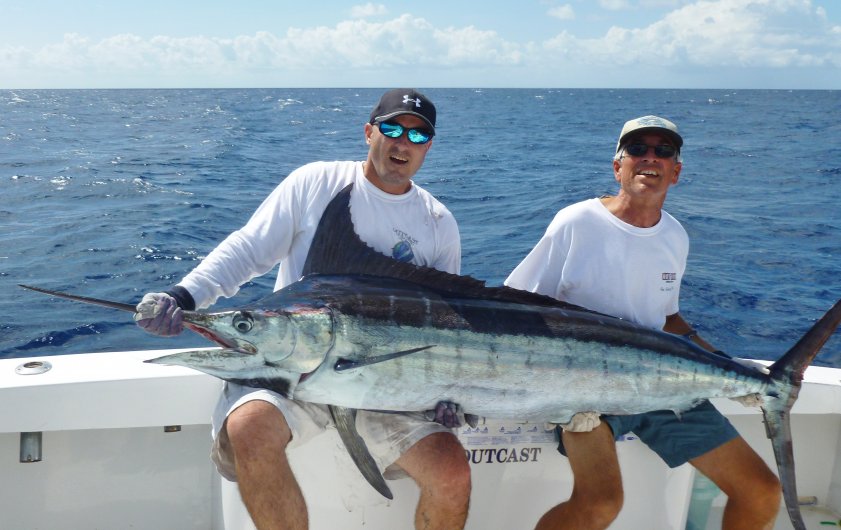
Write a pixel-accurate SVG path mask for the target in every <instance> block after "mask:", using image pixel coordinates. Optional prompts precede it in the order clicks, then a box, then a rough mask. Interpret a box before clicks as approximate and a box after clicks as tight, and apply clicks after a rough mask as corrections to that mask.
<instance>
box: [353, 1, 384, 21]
mask: <svg viewBox="0 0 841 530" xmlns="http://www.w3.org/2000/svg"><path fill="white" fill-rule="evenodd" d="M386 14H388V8H386V7H385V6H384V5H383V4H373V3H371V2H368V3H367V4H364V5H357V6H353V7H351V8H350V16H351V17H353V18H368V17H375V16H382V15H386Z"/></svg>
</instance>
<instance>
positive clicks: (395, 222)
mask: <svg viewBox="0 0 841 530" xmlns="http://www.w3.org/2000/svg"><path fill="white" fill-rule="evenodd" d="M350 183H353V184H354V187H353V191H352V192H351V197H350V208H351V218H352V220H353V225H354V230H355V231H356V233H357V234H359V237H360V238H361V239H362V240H363V241H365V242H366V243H368V244H369V245H370V246H371V247H373V248H375V249H376V250H377V251H379V252H382V253H383V254H385V255H387V256H391V257H394V258H395V259H399V260H401V261H410V262H412V263H414V264H415V265H424V266H427V267H433V268H436V269H439V270H443V271H446V272H452V273H456V274H458V273H459V271H460V263H461V242H460V239H459V232H458V225H457V224H456V221H455V218H454V217H453V215H452V214H451V213H450V211H449V210H447V208H446V207H444V205H443V204H441V203H440V202H439V201H438V200H436V199H435V198H434V197H433V196H432V195H431V194H430V193H429V192H427V191H426V190H424V189H422V188H421V187H420V186H418V185H416V184H413V185H412V187H411V189H410V190H409V191H408V192H406V193H404V194H402V195H392V194H389V193H386V192H384V191H382V190H380V189H379V188H377V187H376V186H374V185H373V184H371V182H370V181H368V179H367V178H365V175H364V173H363V170H362V162H314V163H311V164H307V165H305V166H302V167H300V168H298V169H296V170H295V171H293V172H292V173H291V174H290V175H289V176H288V177H287V178H286V179H284V180H283V182H281V183H280V184H279V185H278V186H277V187H276V188H275V189H274V191H273V192H272V193H271V194H270V195H269V196H268V197H267V198H266V199H265V201H263V203H262V204H261V205H260V206H259V207H258V208H257V210H256V211H255V212H254V215H252V217H251V219H250V220H249V221H248V223H246V225H245V226H243V227H242V228H240V229H239V230H237V231H236V232H234V233H232V234H231V235H229V236H228V237H227V238H226V239H225V240H224V241H223V242H222V243H221V244H220V245H219V246H218V247H216V248H215V249H214V250H213V251H212V252H211V253H210V254H209V255H208V256H207V257H206V258H205V259H204V260H203V261H202V262H201V263H200V264H199V265H198V266H197V267H196V268H195V269H194V270H193V271H192V272H190V273H189V274H188V275H187V276H186V277H184V279H183V280H181V282H180V283H179V285H180V286H182V287H184V288H186V289H187V290H188V291H189V292H190V294H191V295H192V296H193V299H194V300H195V302H196V307H197V308H204V307H208V306H209V305H211V304H212V303H213V302H215V301H216V299H217V298H219V297H220V296H225V297H231V296H233V295H234V294H236V292H237V291H238V290H239V286H240V285H242V284H243V283H245V282H247V281H248V280H250V279H251V278H254V277H256V276H260V275H262V274H265V273H266V272H268V271H269V270H271V269H272V268H273V267H274V266H275V265H277V264H278V263H280V270H279V272H278V277H277V281H276V283H275V290H277V289H280V288H282V287H285V286H286V285H289V284H290V283H292V282H295V281H297V280H299V279H300V277H301V271H302V269H303V266H304V262H305V261H306V257H307V253H308V251H309V247H310V243H311V242H312V238H313V236H314V235H315V230H316V228H317V227H318V222H319V220H321V214H322V213H323V212H324V209H325V208H326V207H327V204H328V203H329V202H330V200H331V199H332V198H333V197H335V196H336V195H337V194H338V193H339V192H340V191H341V190H342V189H343V188H344V187H345V186H347V185H348V184H350Z"/></svg>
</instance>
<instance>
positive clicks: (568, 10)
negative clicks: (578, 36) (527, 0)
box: [548, 4, 575, 20]
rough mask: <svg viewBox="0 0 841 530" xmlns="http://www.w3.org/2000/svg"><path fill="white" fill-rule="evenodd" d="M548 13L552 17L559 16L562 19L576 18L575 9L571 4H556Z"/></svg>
mask: <svg viewBox="0 0 841 530" xmlns="http://www.w3.org/2000/svg"><path fill="white" fill-rule="evenodd" d="M548 14H549V16H550V17H554V18H558V19H561V20H573V19H574V18H575V10H574V9H573V8H572V6H571V5H569V4H564V5H562V6H555V7H553V8H551V9H549V11H548Z"/></svg>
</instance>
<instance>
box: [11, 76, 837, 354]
mask: <svg viewBox="0 0 841 530" xmlns="http://www.w3.org/2000/svg"><path fill="white" fill-rule="evenodd" d="M381 92H382V90H380V89H251V90H239V89H236V90H234V89H232V90H186V89H185V90H83V91H77V90H15V91H0V194H2V202H0V357H31V356H43V355H57V354H68V353H84V352H98V351H109V350H110V351H114V350H134V349H149V348H169V347H186V346H206V345H209V343H208V342H206V341H205V340H204V339H202V338H200V337H198V336H195V335H192V334H189V333H184V334H182V336H180V337H177V338H170V339H165V338H159V337H153V336H150V335H147V334H145V333H144V332H142V331H141V330H140V329H138V328H137V327H136V326H135V325H134V323H133V321H132V319H131V315H130V314H129V313H123V312H119V311H115V310H109V309H104V308H98V307H94V306H89V305H84V304H78V303H74V302H69V301H64V300H58V299H54V298H51V297H47V296H44V295H41V294H37V293H33V292H29V291H25V290H23V289H20V288H19V287H17V284H19V283H24V284H32V285H36V286H41V287H45V288H49V289H57V290H65V291H69V292H74V293H77V294H82V295H86V296H92V297H97V298H106V299H111V300H116V301H121V302H130V303H135V302H137V301H138V300H139V299H140V298H141V297H142V295H143V294H144V293H145V292H148V291H152V290H161V289H164V288H167V287H169V286H171V285H172V284H174V283H175V282H177V281H178V280H179V279H180V278H181V277H182V276H183V275H184V274H186V273H187V272H188V271H189V270H190V269H192V268H193V267H194V266H195V265H196V264H197V263H198V262H199V260H201V259H202V257H203V256H204V255H206V254H207V252H209V251H210V250H211V249H212V248H213V247H214V246H215V245H216V244H217V243H218V242H219V241H221V240H222V239H223V238H224V237H225V236H226V235H227V234H228V233H229V232H231V231H232V230H234V229H236V228H238V227H239V226H240V225H242V224H243V223H244V222H245V221H246V220H247V219H248V217H249V216H250V215H251V213H252V212H253V210H254V209H255V208H256V207H257V205H258V204H259V203H260V202H261V201H262V199H263V198H264V197H265V196H266V195H267V194H268V193H269V192H270V191H271V190H272V189H273V188H274V186H276V185H277V183H278V182H280V181H281V180H282V179H283V178H284V176H285V175H287V174H288V173H289V172H290V171H291V170H292V169H294V168H295V167H297V166H299V165H302V164H304V163H306V162H310V161H314V160H337V159H363V158H364V157H365V154H366V145H365V142H364V138H363V124H364V123H365V121H366V119H367V117H368V114H369V112H370V109H371V107H372V106H373V105H374V103H375V102H376V100H377V98H378V97H379V95H380V93H381ZM425 93H426V94H427V95H428V96H429V97H430V98H431V99H432V100H433V101H435V102H436V105H437V107H438V111H439V126H438V136H436V138H435V141H434V145H433V148H432V150H431V151H430V153H429V155H428V156H427V161H426V164H425V165H424V167H423V168H422V170H421V172H420V173H419V174H418V176H417V178H416V181H417V182H418V183H419V184H420V185H422V186H424V187H425V188H427V189H428V190H430V191H431V192H432V193H434V194H435V195H436V196H438V197H439V198H440V199H441V200H442V201H443V202H444V203H445V204H446V205H447V206H448V207H449V208H450V209H451V210H452V212H453V213H454V214H455V216H456V218H457V219H458V221H459V224H460V228H461V234H462V245H463V264H462V272H463V273H464V274H470V275H473V276H476V277H478V278H481V279H484V280H486V281H487V282H488V283H489V284H491V285H498V284H500V283H501V282H502V281H503V280H504V278H505V277H506V276H507V274H508V273H509V272H510V271H511V269H512V268H513V267H514V266H515V265H516V264H517V263H518V262H519V261H520V260H521V259H522V258H523V256H525V254H526V253H527V252H528V251H529V250H530V249H531V247H532V246H533V245H534V243H535V242H536V241H537V240H538V238H539V237H540V236H541V235H542V233H543V231H544V229H545V227H546V225H547V224H548V223H549V221H550V220H551V218H552V216H553V215H554V214H555V212H556V211H557V210H558V209H560V208H562V207H563V206H566V205H568V204H570V203H573V202H576V201H579V200H582V199H586V198H590V197H594V196H598V195H602V194H605V193H614V192H615V191H616V183H615V181H614V179H613V175H612V169H611V157H612V154H613V150H614V148H615V143H616V137H617V135H618V131H619V129H620V128H621V126H622V123H624V121H625V120H627V119H630V118H633V117H636V116H640V115H644V114H658V115H661V116H664V117H668V118H670V119H672V120H673V121H675V122H676V123H677V124H678V125H679V127H680V128H681V131H682V133H683V135H684V138H685V140H686V144H685V146H684V151H683V159H684V169H683V173H682V174H681V179H680V182H679V183H678V185H677V186H675V187H674V188H672V190H671V192H670V194H669V198H668V200H667V203H666V209H667V210H668V211H669V212H670V213H671V214H672V215H674V216H675V217H676V218H678V219H679V220H680V221H681V222H682V223H683V224H684V226H685V227H686V229H687V231H688V232H689V235H690V238H691V250H690V257H689V264H688V269H687V274H686V277H685V281H684V284H683V289H682V297H681V311H682V313H683V314H684V316H685V317H686V318H687V319H688V320H689V321H691V322H692V323H693V324H694V326H695V327H696V328H697V329H698V330H699V331H700V333H701V334H702V335H703V336H705V337H706V338H708V339H709V340H710V341H711V342H713V343H714V344H715V345H717V346H718V347H720V348H721V349H723V350H725V351H727V352H729V353H731V354H734V355H740V356H745V357H753V358H761V359H776V358H778V357H779V356H780V355H781V354H782V353H784V352H785V351H786V350H787V349H788V348H789V347H791V346H792V345H793V344H794V343H795V342H796V341H797V340H798V339H799V338H800V336H801V335H802V334H803V333H804V332H805V331H806V330H807V329H808V327H809V326H810V325H811V324H812V323H813V322H814V321H815V320H816V319H817V318H819V317H820V316H821V315H822V314H823V312H824V311H825V310H827V309H828V308H829V307H830V306H831V305H832V304H833V303H834V302H835V301H836V300H837V299H839V298H841V207H840V206H839V201H838V197H839V191H841V182H839V181H841V142H839V141H838V138H839V137H841V120H839V119H838V117H839V111H841V92H839V91H782V90H579V89H575V90H570V89H552V90H549V89H545V90H538V89H534V90H522V89H512V90H506V89H494V90H490V89H488V90H481V89H476V90H474V89H429V90H425ZM273 282H274V273H269V274H268V275H266V276H264V277H261V278H258V279H255V280H254V281H253V282H251V283H249V284H247V285H245V286H243V288H242V290H241V291H240V293H239V294H238V295H237V296H236V297H234V298H233V299H229V300H221V301H220V302H219V303H218V304H217V307H231V306H235V305H240V304H242V303H245V302H248V301H252V300H256V299H258V298H260V297H262V296H264V295H266V294H268V293H269V292H270V289H271V286H272V285H273ZM838 335H841V333H838V334H837V335H836V336H835V337H833V338H832V339H831V340H830V342H829V343H828V344H827V346H826V347H825V348H824V351H823V353H822V354H821V356H820V357H819V358H818V360H817V364H823V365H830V366H841V337H839V336H838Z"/></svg>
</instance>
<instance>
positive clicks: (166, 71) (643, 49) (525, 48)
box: [0, 0, 841, 86]
mask: <svg viewBox="0 0 841 530" xmlns="http://www.w3.org/2000/svg"><path fill="white" fill-rule="evenodd" d="M658 1H662V0H658ZM680 3H681V4H682V7H679V8H677V9H674V10H672V11H670V12H669V13H668V14H667V15H665V16H664V17H663V18H662V19H661V20H659V21H657V22H655V23H653V24H650V25H648V26H646V27H637V28H634V27H621V26H614V27H612V28H610V29H609V30H608V31H607V32H606V33H605V34H604V35H602V36H600V37H597V38H581V37H578V36H576V35H575V34H574V33H571V32H570V31H564V32H562V33H560V34H558V35H556V36H554V37H552V38H550V39H546V40H544V41H538V42H531V41H530V42H515V41H511V40H506V39H505V38H503V37H502V36H501V35H500V34H499V33H497V32H496V31H492V30H488V29H483V28H478V27H474V26H466V27H437V26H435V25H433V24H432V23H430V22H429V21H427V20H426V19H424V18H420V17H417V16H413V15H410V14H406V15H401V16H399V17H396V18H393V19H390V20H385V21H381V22H374V21H372V20H365V19H364V18H355V19H353V20H348V21H344V22H340V23H338V24H336V25H335V26H332V27H328V26H317V27H306V28H290V29H288V30H287V31H286V32H285V33H284V34H275V33H272V32H267V31H262V32H257V33H254V34H252V35H241V36H237V37H234V38H214V37H203V36H195V37H169V36H156V37H150V38H144V37H140V36H137V35H132V34H120V35H113V36H111V37H108V38H105V39H100V40H92V39H91V38H89V37H86V36H84V35H79V34H67V35H65V36H64V38H63V39H62V40H61V41H60V42H57V43H53V44H51V45H48V46H44V47H42V48H40V49H27V48H25V47H21V46H14V47H10V46H7V47H0V72H3V74H2V75H3V77H4V78H5V79H4V80H3V84H4V85H6V86H10V85H12V83H10V82H9V80H14V79H18V78H21V79H22V78H23V77H24V76H25V74H27V73H29V74H32V75H31V76H30V77H33V76H34V75H35V74H33V73H37V76H39V77H38V79H43V78H45V77H49V78H50V79H54V80H55V81H54V83H59V82H62V81H64V80H67V79H79V80H80V81H79V83H82V82H87V80H89V79H109V80H110V81H100V82H99V85H98V86H103V84H104V85H105V86H123V85H121V84H120V83H132V84H133V86H137V84H138V83H143V82H144V81H145V80H146V79H149V80H150V81H145V82H146V83H154V82H155V81H154V80H155V79H158V78H159V77H160V76H161V75H163V76H167V79H169V80H170V82H171V83H172V84H176V83H178V82H182V83H183V82H184V80H185V79H189V78H190V77H189V76H190V75H193V77H195V78H199V79H201V80H202V81H200V82H203V83H208V82H212V83H215V85H214V86H217V85H224V86H241V84H242V83H251V86H253V85H254V84H255V83H274V84H276V85H277V84H278V83H279V84H286V86H298V83H307V82H310V83H313V82H322V81H323V80H327V82H331V81H332V82H333V83H334V84H338V85H348V84H357V85H358V83H359V79H362V80H369V81H368V82H370V83H374V84H377V83H381V81H380V80H378V79H374V78H372V76H371V74H372V73H374V74H383V75H394V74H389V71H390V70H392V71H395V72H399V75H401V76H403V75H410V74H411V75H416V76H418V78H419V79H421V81H420V82H418V83H417V84H421V83H424V81H423V80H426V81H425V82H426V84H427V85H430V84H433V83H436V84H439V85H449V86H453V85H454V84H457V83H458V82H459V80H461V79H468V77H467V75H468V73H470V75H473V76H478V77H475V78H482V76H479V74H480V73H481V74H482V75H484V76H485V77H484V78H486V79H495V80H496V83H497V84H502V85H508V86H516V85H517V82H518V81H524V82H526V83H528V82H529V80H531V82H533V83H538V84H544V86H546V84H556V85H558V84H560V85H563V84H564V83H565V80H566V79H572V80H575V81H578V82H587V81H584V80H583V79H585V78H584V77H581V76H583V75H587V76H589V78H591V79H602V80H607V81H602V84H605V83H607V84H610V83H611V82H613V83H615V81H616V80H617V79H619V78H620V76H622V75H623V74H625V72H618V71H617V70H616V69H615V68H614V67H616V66H621V67H629V68H628V69H627V72H626V73H627V76H628V78H627V79H625V80H624V81H625V83H626V85H625V86H634V85H635V84H639V83H641V82H642V81H645V83H654V82H656V80H648V79H645V80H643V79H642V78H641V77H640V78H634V76H635V75H637V76H639V75H641V74H640V72H642V71H643V70H644V71H645V72H648V73H651V72H659V73H660V74H668V73H670V71H672V70H676V69H681V70H682V71H684V72H687V71H689V72H691V73H692V75H693V76H696V78H697V77H698V76H700V77H703V75H704V72H706V73H707V74H706V75H717V72H719V71H720V70H721V69H723V68H743V67H751V68H770V69H772V70H773V71H781V70H780V69H782V68H785V67H793V68H821V69H824V70H827V71H830V70H831V69H832V68H838V67H841V42H839V35H841V28H839V26H837V25H836V26H831V25H830V24H829V22H828V21H827V20H826V16H825V13H823V12H822V11H821V10H820V9H817V8H814V7H813V6H812V3H811V1H810V0H696V1H693V2H688V3H687V2H686V0H681V1H680ZM359 7H362V8H365V9H363V11H365V12H369V13H370V12H374V11H379V9H380V7H381V6H374V5H373V4H367V5H366V6H359ZM369 7H370V8H371V9H369ZM567 8H569V9H568V10H567ZM555 9H557V10H558V11H557V12H552V11H550V12H549V13H550V14H552V15H553V16H558V17H559V18H562V17H563V16H567V14H568V15H569V16H574V12H573V10H572V8H571V7H570V5H569V4H566V5H563V6H560V7H558V8H555ZM635 68H637V69H639V70H635ZM489 72H490V73H491V74H492V76H488V75H487V74H488V73H489ZM430 74H432V75H433V76H434V79H433V78H431V77H429V76H430ZM824 75H825V76H826V77H830V76H829V74H824ZM16 76H18V77H16ZM74 76H75V77H74ZM308 76H309V77H308ZM349 76H355V77H354V78H353V80H351V77H349ZM307 79H311V80H317V81H307ZM469 79H473V77H471V78H469ZM208 80H209V81H208ZM293 80H294V81H295V83H293ZM611 80H612V81H611ZM724 81H727V80H726V79H725V80H724ZM489 85H490V83H489ZM144 86H148V85H144ZM205 86H206V85H205ZM312 86H314V85H312ZM358 86H359V85H358ZM590 86H593V83H592V82H591V84H590Z"/></svg>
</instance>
